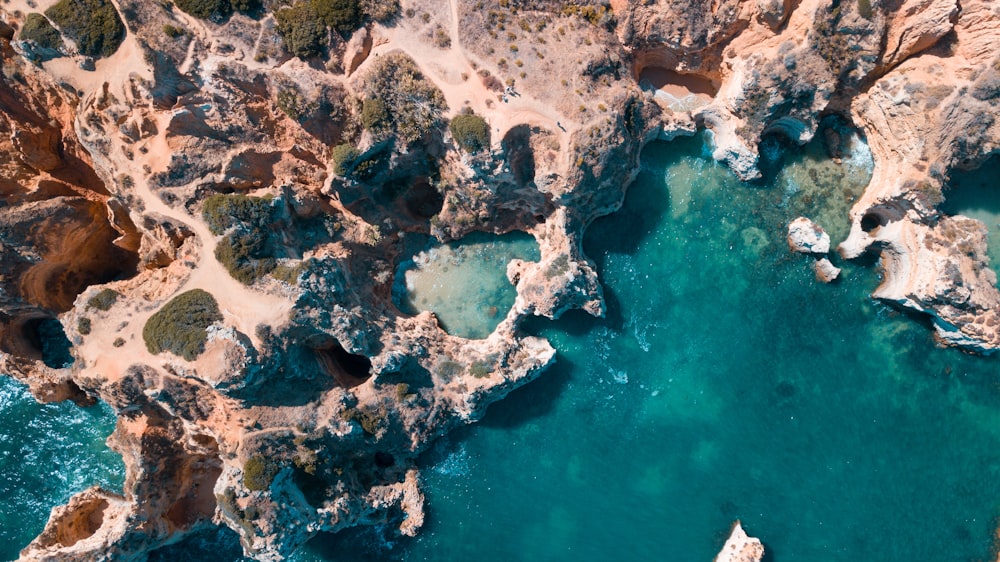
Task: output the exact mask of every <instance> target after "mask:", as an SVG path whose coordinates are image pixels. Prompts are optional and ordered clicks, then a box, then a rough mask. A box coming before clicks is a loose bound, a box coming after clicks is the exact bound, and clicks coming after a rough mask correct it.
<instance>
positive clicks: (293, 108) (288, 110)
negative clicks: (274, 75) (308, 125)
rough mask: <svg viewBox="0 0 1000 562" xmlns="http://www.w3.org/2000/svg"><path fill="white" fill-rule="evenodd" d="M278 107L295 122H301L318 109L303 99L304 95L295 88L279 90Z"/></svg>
mask: <svg viewBox="0 0 1000 562" xmlns="http://www.w3.org/2000/svg"><path fill="white" fill-rule="evenodd" d="M277 105H278V109H280V110H281V112H282V113H284V114H285V115H287V116H289V117H290V118H292V119H294V120H295V121H301V120H302V118H303V117H305V116H306V115H308V114H309V113H310V112H312V111H313V110H315V109H316V108H315V107H313V106H312V104H310V103H309V102H308V101H306V100H305V99H304V98H303V97H302V93H301V92H299V90H298V88H295V87H289V88H282V89H280V90H278V96H277Z"/></svg>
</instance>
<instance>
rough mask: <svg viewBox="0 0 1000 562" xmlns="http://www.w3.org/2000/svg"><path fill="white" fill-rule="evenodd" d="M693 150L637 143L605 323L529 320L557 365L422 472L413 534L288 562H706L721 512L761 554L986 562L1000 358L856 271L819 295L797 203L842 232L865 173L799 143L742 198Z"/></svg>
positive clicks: (371, 536) (610, 271)
mask: <svg viewBox="0 0 1000 562" xmlns="http://www.w3.org/2000/svg"><path fill="white" fill-rule="evenodd" d="M704 152H705V149H704V147H703V146H702V145H701V143H700V141H699V140H698V139H685V140H680V141H675V142H674V143H671V144H658V145H654V146H652V147H650V148H649V149H648V150H647V151H646V153H645V157H644V162H645V169H644V171H643V173H642V174H641V175H640V177H639V179H638V180H637V182H636V183H635V184H634V185H633V187H632V188H630V191H629V194H628V197H627V199H626V204H625V207H624V208H623V209H622V211H621V212H619V213H617V214H615V215H613V216H611V217H608V218H605V219H601V220H599V221H598V222H597V223H595V224H594V225H593V226H592V227H591V228H590V229H589V231H588V235H587V238H586V243H585V249H586V251H587V253H588V255H590V256H592V257H593V258H594V259H595V260H596V261H597V263H598V266H599V268H600V273H601V276H602V279H603V281H604V284H605V290H606V294H607V296H608V308H609V312H608V318H607V319H604V320H597V319H590V318H589V317H587V316H585V315H583V314H579V313H571V314H567V315H566V316H565V317H564V318H563V319H562V320H560V321H558V322H548V321H542V320H539V321H533V322H532V323H531V324H530V326H529V328H530V330H531V331H533V332H535V333H539V334H541V335H544V336H546V337H548V338H550V339H551V340H552V342H553V343H554V345H555V346H556V348H557V349H558V350H559V357H558V362H557V363H556V365H555V366H554V367H553V368H552V370H551V371H549V372H547V373H546V374H545V375H544V376H543V377H542V378H541V379H539V380H538V381H536V382H534V383H532V384H531V385H528V386H526V387H524V388H522V389H519V390H518V391H515V392H514V393H512V394H511V395H510V396H508V398H507V399H505V400H504V401H502V402H500V403H498V404H495V405H493V406H491V408H490V411H489V412H488V413H487V415H486V417H485V418H484V419H483V420H482V421H481V422H480V423H479V424H476V425H474V426H470V427H468V428H465V429H462V430H461V431H459V432H458V433H456V434H453V435H452V436H451V437H450V438H449V440H448V441H447V442H444V443H441V444H439V445H438V446H437V447H435V449H434V450H433V451H432V452H431V453H430V454H428V455H427V456H426V457H425V458H424V459H423V461H424V463H425V464H426V465H427V468H426V469H425V471H424V475H425V480H426V484H427V494H428V500H429V502H428V506H429V507H428V515H429V518H428V524H427V527H426V529H425V532H424V533H423V534H422V535H421V536H420V537H418V538H417V539H414V540H408V541H396V542H394V543H391V544H389V543H387V542H386V541H385V540H384V539H382V538H381V537H382V535H380V534H379V532H378V531H377V530H376V531H357V532H353V533H351V534H349V535H346V536H343V537H337V536H333V537H322V538H320V539H319V540H317V541H315V542H314V543H312V544H310V545H309V547H308V548H307V549H306V552H304V553H303V554H302V555H300V556H299V557H298V559H299V560H335V559H347V557H357V558H358V559H362V560H395V559H406V560H411V561H413V560H480V561H493V560H496V561H500V560H529V559H531V560H568V559H572V560H588V561H589V560H593V561H598V560H670V561H672V562H687V561H691V562H694V561H698V562H707V561H709V560H712V558H713V556H714V555H715V554H716V553H717V552H718V549H719V547H720V546H721V544H722V542H723V540H724V536H725V533H726V531H728V528H729V525H730V523H731V522H732V521H733V520H734V519H736V518H740V519H741V520H742V521H743V523H744V525H745V527H746V528H747V529H748V530H749V531H750V532H751V533H753V534H755V535H758V536H760V537H762V538H763V540H764V543H765V545H766V547H767V548H768V551H769V553H770V555H769V559H770V560H772V561H779V562H815V561H820V560H822V561H841V560H842V561H852V562H856V561H858V560H870V561H893V560H941V561H944V560H948V561H953V560H962V561H966V560H985V559H987V558H989V556H990V553H991V552H992V545H993V537H994V532H995V529H996V527H997V518H998V516H1000V379H998V376H997V375H998V372H997V365H996V362H995V361H994V360H989V359H980V358H976V357H971V356H968V355H964V354H962V353H960V352H958V351H954V350H942V349H937V348H935V347H934V343H933V341H932V338H931V336H930V332H929V330H928V329H927V327H926V326H925V325H924V323H923V322H921V321H919V320H916V319H913V318H910V317H906V316H903V315H901V314H899V313H896V312H894V311H892V310H890V309H888V308H886V307H883V306H882V305H879V304H877V303H874V302H872V301H871V300H870V299H869V298H868V293H869V292H870V291H871V290H872V289H873V288H874V287H875V286H876V284H877V283H878V278H877V273H876V271H875V270H874V268H873V267H871V264H858V265H855V264H849V263H848V264H840V265H842V266H843V267H844V268H845V271H844V274H843V278H842V280H841V281H840V282H839V283H836V284H833V285H822V284H819V283H817V282H815V281H814V280H813V274H812V271H811V269H810V268H809V263H808V260H807V259H806V258H805V257H803V256H800V255H793V254H791V253H789V251H788V249H787V246H786V244H785V241H784V234H785V225H786V224H787V222H788V221H789V220H791V219H792V218H794V217H795V216H797V215H798V214H802V213H806V214H810V215H811V216H813V217H814V218H815V217H817V216H821V217H823V220H821V222H822V223H823V226H824V227H826V228H827V230H828V231H830V232H832V233H835V236H834V241H835V242H837V241H839V237H840V236H839V235H836V233H846V231H847V226H848V225H847V215H846V212H844V211H846V208H847V207H848V206H849V205H850V202H851V201H852V200H853V198H854V197H856V196H857V195H858V194H859V193H860V189H861V187H860V186H862V185H863V184H864V183H865V182H866V181H867V173H866V171H865V167H864V166H863V165H859V166H856V167H855V168H853V169H850V168H845V167H841V168H839V170H840V172H839V174H835V173H832V171H831V169H830V166H831V165H830V164H829V163H827V162H824V161H823V157H822V153H821V152H820V151H818V150H817V149H816V147H815V146H812V147H808V148H807V149H805V150H803V151H801V152H797V153H795V154H792V155H786V156H785V158H784V160H785V162H784V172H785V173H782V174H779V175H778V176H777V177H772V178H771V179H770V180H769V181H768V182H766V183H764V184H761V185H746V184H740V183H738V182H737V181H735V180H734V179H733V177H732V175H731V174H730V173H729V172H728V171H727V170H725V169H723V168H721V167H719V166H717V165H715V164H713V163H712V162H710V161H708V160H706V159H705V158H704V156H703V154H704ZM863 156H864V155H863V154H861V155H859V156H858V158H859V160H864V157H863ZM817 166H818V167H820V168H821V170H827V171H828V172H831V173H829V174H823V173H820V172H816V173H815V177H816V178H817V179H815V180H812V182H805V183H802V184H799V185H794V186H789V185H788V184H787V183H786V182H787V181H790V180H789V178H790V177H801V178H812V177H813V176H814V174H810V172H809V170H810V169H814V168H816V167H817ZM824 178H826V179H824ZM841 235H842V234H841ZM359 550H360V551H361V552H362V554H360V555H358V554H357V552H358V551H359Z"/></svg>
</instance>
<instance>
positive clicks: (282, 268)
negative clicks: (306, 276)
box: [271, 262, 306, 285]
mask: <svg viewBox="0 0 1000 562" xmlns="http://www.w3.org/2000/svg"><path fill="white" fill-rule="evenodd" d="M305 270H306V264H305V262H299V263H297V264H295V265H278V266H275V267H274V269H273V270H271V277H274V278H275V279H277V280H278V281H284V282H285V283H288V284H289V285H298V284H299V277H301V276H302V273H303V272H304V271H305Z"/></svg>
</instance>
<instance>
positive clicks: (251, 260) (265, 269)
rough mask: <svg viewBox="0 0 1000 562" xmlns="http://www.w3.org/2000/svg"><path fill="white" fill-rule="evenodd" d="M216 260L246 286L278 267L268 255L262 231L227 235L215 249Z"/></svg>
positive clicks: (238, 232) (237, 232) (265, 238)
mask: <svg viewBox="0 0 1000 562" xmlns="http://www.w3.org/2000/svg"><path fill="white" fill-rule="evenodd" d="M215 259H217V260H219V263H221V264H222V266H223V267H225V268H226V271H228V272H229V274H230V275H232V276H233V279H236V280H237V281H239V282H240V283H243V284H244V285H252V284H253V283H254V282H256V281H257V280H258V279H260V278H261V277H263V276H265V275H267V274H268V273H270V272H271V271H273V270H274V268H275V265H276V262H275V261H274V258H272V257H270V256H268V255H267V237H266V236H265V235H264V233H263V232H262V231H260V230H251V231H236V232H232V233H230V234H228V235H226V237H225V238H223V239H222V240H220V241H219V244H218V245H217V246H216V247H215Z"/></svg>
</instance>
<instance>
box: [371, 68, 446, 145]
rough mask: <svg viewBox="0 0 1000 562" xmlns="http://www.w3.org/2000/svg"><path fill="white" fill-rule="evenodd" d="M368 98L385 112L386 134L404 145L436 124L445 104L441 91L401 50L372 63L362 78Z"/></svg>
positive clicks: (416, 138) (437, 124)
mask: <svg viewBox="0 0 1000 562" xmlns="http://www.w3.org/2000/svg"><path fill="white" fill-rule="evenodd" d="M364 93H365V96H366V97H367V98H368V99H378V100H380V101H381V102H382V104H383V105H384V106H385V108H386V109H387V110H388V114H389V124H388V127H387V131H386V133H389V134H393V135H395V136H396V137H397V138H398V139H399V141H400V142H401V143H402V144H404V145H408V144H410V143H412V142H414V141H416V140H418V139H420V138H422V137H423V136H424V135H425V134H427V133H428V132H429V131H430V130H431V129H433V128H435V127H438V126H439V125H440V122H441V113H442V112H443V111H444V109H445V108H446V107H447V103H446V102H445V99H444V94H442V93H441V90H438V89H437V87H435V86H434V85H433V84H432V83H431V82H429V81H427V80H426V79H425V78H424V76H423V75H422V74H421V73H420V70H419V69H418V68H417V65H416V64H415V63H414V62H413V61H412V60H410V58H409V57H407V56H406V55H404V54H402V53H392V54H388V55H386V56H383V57H379V58H378V60H376V61H375V63H374V64H373V65H372V67H371V68H370V69H369V71H368V73H367V74H366V75H365V78H364Z"/></svg>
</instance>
